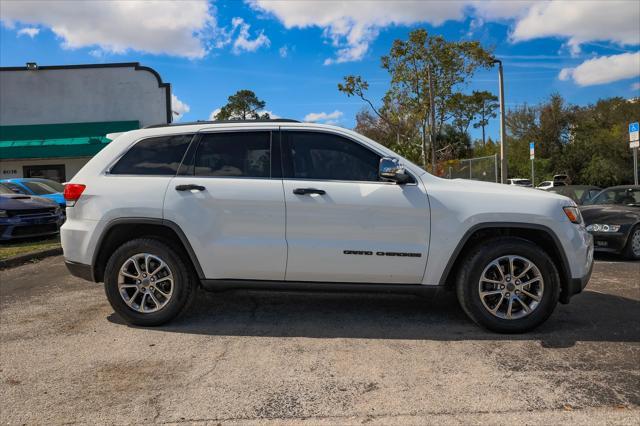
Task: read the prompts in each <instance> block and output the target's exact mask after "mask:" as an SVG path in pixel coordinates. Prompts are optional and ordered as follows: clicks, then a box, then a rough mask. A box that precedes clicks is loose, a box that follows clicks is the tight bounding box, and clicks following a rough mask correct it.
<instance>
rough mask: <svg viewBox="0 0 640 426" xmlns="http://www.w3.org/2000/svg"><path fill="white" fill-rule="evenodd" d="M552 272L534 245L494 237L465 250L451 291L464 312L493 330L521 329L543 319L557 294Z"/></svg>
mask: <svg viewBox="0 0 640 426" xmlns="http://www.w3.org/2000/svg"><path fill="white" fill-rule="evenodd" d="M559 281H560V280H559V276H558V271H557V270H556V268H555V266H554V264H553V262H552V261H551V259H550V258H549V256H548V255H547V254H546V253H545V252H544V250H542V249H541V248H540V247H538V246H537V245H535V244H533V243H531V242H530V241H527V240H524V239H520V238H496V239H492V240H490V241H487V242H485V243H483V244H481V245H478V246H476V247H475V248H474V249H472V250H471V252H470V253H468V257H467V259H466V260H465V262H464V263H463V265H462V267H461V268H460V271H459V273H458V277H457V282H456V291H457V294H458V300H459V302H460V305H461V306H462V308H463V310H464V311H465V312H466V313H467V315H468V316H469V317H470V318H471V319H472V320H473V321H475V322H476V323H478V324H479V325H481V326H483V327H485V328H488V329H489V330H492V331H496V332H499V333H522V332H525V331H529V330H531V329H533V328H535V327H537V326H538V325H540V324H541V323H543V322H544V321H545V320H546V319H547V318H548V317H549V315H551V313H552V312H553V310H554V308H555V306H556V304H557V302H558V297H559V294H560V285H559Z"/></svg>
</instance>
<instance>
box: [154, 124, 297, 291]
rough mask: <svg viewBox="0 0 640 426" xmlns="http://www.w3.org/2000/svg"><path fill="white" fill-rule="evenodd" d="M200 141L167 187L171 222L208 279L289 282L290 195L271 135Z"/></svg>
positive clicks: (209, 136)
mask: <svg viewBox="0 0 640 426" xmlns="http://www.w3.org/2000/svg"><path fill="white" fill-rule="evenodd" d="M198 138H199V140H198V141H197V142H196V143H195V144H192V146H191V147H190V149H189V151H188V152H187V154H186V156H185V159H184V161H183V164H182V166H181V169H180V171H179V173H178V176H176V177H175V178H174V179H173V180H172V181H171V182H170V184H169V186H168V188H167V193H166V196H165V205H164V218H165V219H167V220H170V221H172V222H175V223H176V224H178V225H179V226H180V228H181V229H182V230H183V232H184V233H185V235H186V236H187V238H188V240H189V242H190V243H191V246H192V248H193V250H194V252H195V254H196V256H197V258H198V261H199V263H200V265H201V267H202V269H203V272H204V274H205V277H206V278H208V279H256V280H282V279H284V273H285V266H286V256H287V246H286V241H285V209H284V195H283V191H282V180H281V176H280V170H281V168H280V154H279V149H276V150H275V151H276V152H275V155H272V149H271V143H272V141H271V139H272V132H271V130H270V129H268V128H267V129H262V130H259V129H256V130H254V131H244V130H243V131H230V130H225V131H215V132H204V133H202V134H200V135H199V136H198ZM278 148H279V146H278ZM272 161H273V164H272ZM276 162H277V164H276ZM272 169H273V170H276V171H277V172H276V173H272Z"/></svg>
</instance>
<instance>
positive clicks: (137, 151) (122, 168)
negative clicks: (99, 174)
mask: <svg viewBox="0 0 640 426" xmlns="http://www.w3.org/2000/svg"><path fill="white" fill-rule="evenodd" d="M192 138H193V135H170V136H159V137H154V138H148V139H143V140H141V141H140V142H138V143H136V144H135V145H134V146H133V147H131V149H129V151H128V152H127V153H126V154H125V155H123V156H122V158H120V160H119V161H118V162H117V163H116V164H115V165H114V166H113V167H112V168H111V170H110V171H109V173H111V174H113V175H156V176H175V174H176V173H177V171H178V167H179V166H180V162H181V161H182V157H183V156H184V153H185V152H186V150H187V147H188V146H189V143H190V142H191V139H192Z"/></svg>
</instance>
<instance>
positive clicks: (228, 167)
mask: <svg viewBox="0 0 640 426" xmlns="http://www.w3.org/2000/svg"><path fill="white" fill-rule="evenodd" d="M194 174H195V175H196V176H215V177H225V176H226V177H248V178H269V177H271V132H269V131H256V132H226V133H224V132H219V133H218V132H217V133H205V134H203V135H202V137H201V140H200V143H199V144H198V149H197V151H196V156H195V167H194Z"/></svg>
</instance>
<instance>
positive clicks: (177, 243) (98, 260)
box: [91, 218, 204, 282]
mask: <svg viewBox="0 0 640 426" xmlns="http://www.w3.org/2000/svg"><path fill="white" fill-rule="evenodd" d="M141 237H156V238H160V239H162V240H164V241H166V242H169V243H171V246H172V247H174V248H176V247H177V248H178V251H179V254H180V255H181V256H182V257H183V260H184V261H185V262H186V263H187V264H188V265H191V266H192V268H193V271H194V272H195V274H196V275H197V276H198V278H199V279H204V273H203V271H202V267H201V266H200V262H199V261H198V258H197V257H196V255H195V252H194V251H193V248H192V247H191V244H190V243H189V240H188V239H187V237H186V235H185V234H184V232H182V229H180V227H179V226H178V225H177V224H176V223H174V222H171V221H169V220H165V219H150V218H119V219H114V220H112V221H111V222H109V224H108V225H107V226H106V227H105V229H104V231H103V232H102V234H101V235H100V237H99V239H98V243H97V244H96V251H95V252H94V254H93V260H92V262H91V265H92V276H93V280H94V281H95V282H102V281H104V270H105V266H106V264H107V261H108V260H109V256H110V254H111V253H113V251H114V250H115V249H116V248H118V247H119V246H121V245H122V244H123V243H125V242H126V241H129V240H132V239H134V238H141Z"/></svg>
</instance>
